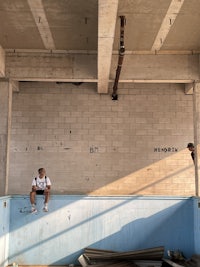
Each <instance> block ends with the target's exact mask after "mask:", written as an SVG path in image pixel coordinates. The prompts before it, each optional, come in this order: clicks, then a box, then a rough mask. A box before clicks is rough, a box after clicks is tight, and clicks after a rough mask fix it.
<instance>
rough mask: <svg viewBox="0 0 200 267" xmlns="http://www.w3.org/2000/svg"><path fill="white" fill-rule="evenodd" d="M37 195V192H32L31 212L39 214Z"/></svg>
mask: <svg viewBox="0 0 200 267" xmlns="http://www.w3.org/2000/svg"><path fill="white" fill-rule="evenodd" d="M35 195H36V192H35V191H32V192H30V202H31V206H32V207H31V212H37V209H36V207H35Z"/></svg>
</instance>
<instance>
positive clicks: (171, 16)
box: [151, 0, 184, 50]
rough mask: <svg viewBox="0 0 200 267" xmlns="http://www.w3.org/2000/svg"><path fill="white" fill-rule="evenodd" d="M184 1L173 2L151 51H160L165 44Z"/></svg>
mask: <svg viewBox="0 0 200 267" xmlns="http://www.w3.org/2000/svg"><path fill="white" fill-rule="evenodd" d="M183 3H184V0H179V1H177V0H172V1H171V4H170V6H169V8H168V10H167V13H166V15H165V17H164V19H163V21H162V24H161V27H160V29H159V31H158V34H157V36H156V38H155V40H154V43H153V46H152V48H151V50H160V49H161V47H162V46H163V44H164V41H165V39H166V37H167V35H168V34H169V32H170V30H171V27H172V25H173V24H174V22H175V20H176V17H177V15H178V14H179V12H180V10H181V7H182V5H183Z"/></svg>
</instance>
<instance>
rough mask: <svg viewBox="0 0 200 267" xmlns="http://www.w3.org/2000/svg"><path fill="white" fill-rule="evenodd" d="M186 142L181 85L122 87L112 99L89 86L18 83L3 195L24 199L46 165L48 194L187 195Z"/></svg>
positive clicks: (188, 111) (188, 126)
mask: <svg viewBox="0 0 200 267" xmlns="http://www.w3.org/2000/svg"><path fill="white" fill-rule="evenodd" d="M192 141H193V103H192V96H191V95H185V94H184V86H183V85H172V84H132V85H130V84H129V85H128V84H121V85H120V89H119V100H118V101H112V100H111V97H110V95H100V94H98V93H97V92H96V85H94V84H82V85H80V86H75V85H73V84H67V83H66V84H54V83H38V82H37V83H29V82H26V83H21V84H20V92H19V93H14V95H13V115H12V143H11V159H10V178H9V193H19V194H21V193H22V194H23V193H24V194H26V193H28V192H29V191H30V188H31V186H30V185H31V181H32V178H33V176H34V175H36V174H37V169H38V168H39V167H45V168H46V170H47V174H48V175H49V176H50V178H51V180H52V182H53V188H52V191H53V192H54V193H68V194H98V195H110V194H111V195H112V194H127V195H128V194H144V195H145V194H155V195H194V192H195V191H194V166H193V162H192V160H191V156H190V153H189V151H188V150H187V149H186V145H187V143H188V142H192ZM166 149H167V150H169V149H171V151H167V152H166ZM176 150H177V151H176Z"/></svg>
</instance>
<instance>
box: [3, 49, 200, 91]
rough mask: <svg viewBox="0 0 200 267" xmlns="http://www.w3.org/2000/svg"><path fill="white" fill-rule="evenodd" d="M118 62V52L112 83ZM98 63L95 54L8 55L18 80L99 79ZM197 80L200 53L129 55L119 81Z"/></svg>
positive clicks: (11, 71)
mask: <svg viewBox="0 0 200 267" xmlns="http://www.w3.org/2000/svg"><path fill="white" fill-rule="evenodd" d="M117 61H118V55H113V56H112V65H111V73H110V80H108V82H109V81H114V79H115V73H116V65H117ZM96 66H97V58H96V55H93V54H89V55H86V54H73V55H69V54H67V55H66V54H51V53H49V54H48V53H44V54H42V53H30V54H29V53H7V56H6V76H7V77H9V78H10V79H12V80H17V81H62V82H64V81H66V82H67V81H69V82H74V81H76V82H97V70H96ZM102 79H103V78H102ZM194 80H199V55H126V56H125V57H124V63H123V68H122V71H121V75H120V81H119V82H129V83H131V82H132V83H134V82H145V81H147V82H149V81H152V82H154V81H159V82H162V81H163V82H166V83H167V82H176V81H177V82H181V81H182V82H184V83H192V82H193V81H194ZM100 84H103V82H102V81H100ZM99 86H100V85H99ZM98 92H99V93H102V92H105V91H103V89H102V90H100V89H99V90H98Z"/></svg>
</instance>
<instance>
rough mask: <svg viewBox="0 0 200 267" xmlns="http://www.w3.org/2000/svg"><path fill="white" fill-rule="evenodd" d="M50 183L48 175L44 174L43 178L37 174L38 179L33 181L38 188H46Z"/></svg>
mask: <svg viewBox="0 0 200 267" xmlns="http://www.w3.org/2000/svg"><path fill="white" fill-rule="evenodd" d="M45 177H46V178H45ZM48 185H51V181H50V179H49V177H47V176H44V177H43V178H40V177H39V176H37V177H36V179H35V178H34V179H33V182H32V186H37V190H45V188H46V186H48Z"/></svg>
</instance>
